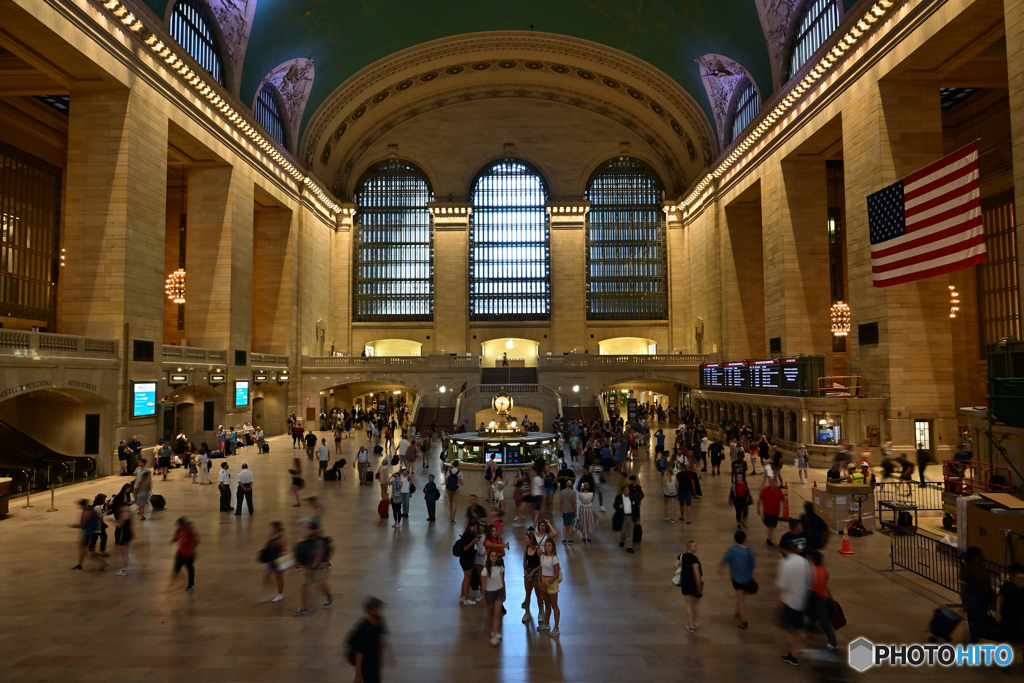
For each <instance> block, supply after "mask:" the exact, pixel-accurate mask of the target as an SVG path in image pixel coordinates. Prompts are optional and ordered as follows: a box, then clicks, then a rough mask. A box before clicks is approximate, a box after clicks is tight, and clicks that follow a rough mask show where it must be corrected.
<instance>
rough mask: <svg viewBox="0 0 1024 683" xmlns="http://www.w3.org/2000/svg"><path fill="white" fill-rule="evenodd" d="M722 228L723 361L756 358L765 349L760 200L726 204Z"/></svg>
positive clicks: (761, 354) (763, 352)
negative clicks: (724, 221)
mask: <svg viewBox="0 0 1024 683" xmlns="http://www.w3.org/2000/svg"><path fill="white" fill-rule="evenodd" d="M725 219H726V229H725V230H723V231H722V233H723V235H722V239H723V247H722V281H721V282H722V288H721V299H722V312H723V315H722V324H721V338H722V348H721V355H720V357H721V358H722V359H723V360H741V359H743V358H759V357H761V356H763V355H764V354H765V353H767V352H768V344H767V342H766V341H765V336H764V332H765V327H764V311H765V296H764V273H763V270H762V268H761V265H760V261H761V253H762V252H761V249H762V247H761V203H760V200H758V201H756V202H739V201H736V202H733V203H732V204H730V205H728V206H727V207H725Z"/></svg>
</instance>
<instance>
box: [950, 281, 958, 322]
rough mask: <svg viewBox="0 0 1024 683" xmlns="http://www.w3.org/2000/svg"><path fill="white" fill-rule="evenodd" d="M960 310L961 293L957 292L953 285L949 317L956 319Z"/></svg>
mask: <svg viewBox="0 0 1024 683" xmlns="http://www.w3.org/2000/svg"><path fill="white" fill-rule="evenodd" d="M959 310H960V292H958V291H956V287H954V286H953V285H950V286H949V317H950V318H955V317H956V314H957V312H958V311H959Z"/></svg>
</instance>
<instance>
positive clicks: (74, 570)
mask: <svg viewBox="0 0 1024 683" xmlns="http://www.w3.org/2000/svg"><path fill="white" fill-rule="evenodd" d="M71 571H73V572H80V571H82V565H80V564H76V565H75V566H74V567H72V568H71Z"/></svg>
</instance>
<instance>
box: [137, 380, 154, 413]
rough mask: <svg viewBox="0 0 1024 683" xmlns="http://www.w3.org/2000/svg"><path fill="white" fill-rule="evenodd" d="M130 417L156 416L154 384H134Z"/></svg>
mask: <svg viewBox="0 0 1024 683" xmlns="http://www.w3.org/2000/svg"><path fill="white" fill-rule="evenodd" d="M132 391H133V394H134V398H133V400H132V417H150V416H152V415H156V382H134V383H133V388H132Z"/></svg>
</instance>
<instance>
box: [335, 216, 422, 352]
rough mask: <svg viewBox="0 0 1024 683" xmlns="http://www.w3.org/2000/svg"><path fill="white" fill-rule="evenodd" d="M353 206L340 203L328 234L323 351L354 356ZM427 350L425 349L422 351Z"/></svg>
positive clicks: (358, 350) (356, 350) (360, 350)
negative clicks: (328, 272) (328, 288)
mask: <svg viewBox="0 0 1024 683" xmlns="http://www.w3.org/2000/svg"><path fill="white" fill-rule="evenodd" d="M355 214H356V205H355V204H342V205H341V213H340V214H338V218H337V221H338V227H337V230H335V231H333V232H332V233H330V240H331V291H330V299H331V311H330V314H329V316H330V317H328V318H327V321H328V322H327V339H326V344H325V345H326V347H327V352H330V348H331V345H332V344H333V345H334V348H335V350H336V351H341V352H343V353H349V354H352V355H354V356H358V355H359V353H361V352H362V349H353V348H352V292H353V283H352V267H353V261H354V255H353V254H352V225H353V222H354V221H355ZM424 352H425V353H429V351H428V350H426V349H425V350H424Z"/></svg>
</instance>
